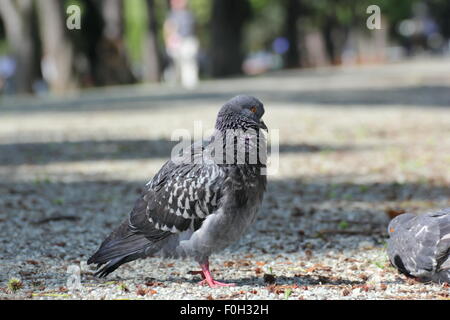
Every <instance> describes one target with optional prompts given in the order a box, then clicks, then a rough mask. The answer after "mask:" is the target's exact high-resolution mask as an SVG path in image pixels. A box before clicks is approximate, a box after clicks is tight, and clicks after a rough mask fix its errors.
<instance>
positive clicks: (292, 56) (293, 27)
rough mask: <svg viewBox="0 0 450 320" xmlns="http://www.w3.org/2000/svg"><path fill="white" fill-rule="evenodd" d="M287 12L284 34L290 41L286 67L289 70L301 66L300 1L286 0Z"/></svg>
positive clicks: (286, 55)
mask: <svg viewBox="0 0 450 320" xmlns="http://www.w3.org/2000/svg"><path fill="white" fill-rule="evenodd" d="M284 2H285V3H284V6H285V8H286V9H285V10H286V14H285V16H286V18H285V30H284V34H285V36H286V39H287V40H288V41H289V49H288V50H287V52H286V54H285V57H284V58H285V66H286V67H287V68H296V67H299V66H300V50H299V46H298V42H299V34H298V26H297V23H298V18H299V16H300V10H301V9H300V8H301V7H300V5H301V4H300V0H285V1H284Z"/></svg>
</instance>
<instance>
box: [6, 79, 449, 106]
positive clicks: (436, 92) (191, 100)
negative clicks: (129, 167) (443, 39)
mask: <svg viewBox="0 0 450 320" xmlns="http://www.w3.org/2000/svg"><path fill="white" fill-rule="evenodd" d="M130 90H131V92H132V91H133V88H131V89H130ZM243 93H245V94H251V95H254V96H257V97H259V98H260V99H261V100H262V101H264V102H266V104H269V103H288V104H294V105H296V104H298V105H301V104H315V105H318V106H323V107H326V106H330V105H333V106H335V105H340V106H358V105H370V106H383V105H396V106H404V107H408V106H430V107H449V106H450V90H449V87H448V86H436V85H430V86H425V85H418V86H410V87H397V88H395V87H394V88H375V89H374V88H367V89H366V88H362V89H342V88H341V89H333V90H330V89H323V90H286V89H284V90H283V89H278V90H271V89H267V90H254V89H252V90H250V91H248V92H239V91H230V92H225V93H224V92H214V91H212V92H211V91H208V92H207V93H202V92H189V93H174V92H171V93H168V94H155V93H151V94H144V95H143V94H142V93H137V94H136V95H130V93H127V94H124V95H122V96H116V97H108V96H107V95H106V94H103V95H102V94H101V92H99V94H98V95H95V96H81V97H77V98H66V99H64V100H58V101H39V100H37V101H33V102H32V103H30V102H27V103H24V104H20V103H15V104H7V103H4V105H3V106H2V107H0V112H8V113H23V112H26V113H33V112H39V113H40V112H80V111H82V112H89V111H114V110H117V111H123V110H129V111H132V110H146V109H153V108H157V109H160V108H168V107H170V106H172V105H176V106H177V107H184V106H185V107H192V105H193V104H194V105H195V102H197V101H198V102H199V103H203V104H204V102H205V101H208V102H210V103H214V104H215V105H217V107H219V106H220V105H222V104H223V103H224V102H225V101H227V100H229V99H230V98H232V97H233V96H235V95H238V94H243Z"/></svg>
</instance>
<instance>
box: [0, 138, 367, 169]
mask: <svg viewBox="0 0 450 320" xmlns="http://www.w3.org/2000/svg"><path fill="white" fill-rule="evenodd" d="M177 143H178V142H174V141H170V140H166V139H156V140H101V141H94V140H87V141H78V142H68V141H64V142H50V143H13V144H0V165H23V164H48V163H52V162H74V161H91V160H124V159H143V160H144V159H155V158H164V159H169V158H170V155H171V152H172V149H173V147H174V146H175V145H176V144H177ZM367 148H370V147H359V146H358V147H357V146H354V145H326V144H323V145H311V144H282V145H280V146H279V152H280V153H314V152H347V151H348V152H351V151H359V150H361V149H367ZM268 150H269V152H270V151H271V148H270V146H269V149H268Z"/></svg>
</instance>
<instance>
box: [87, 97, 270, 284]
mask: <svg viewBox="0 0 450 320" xmlns="http://www.w3.org/2000/svg"><path fill="white" fill-rule="evenodd" d="M263 114H264V106H263V104H262V103H261V102H260V101H259V100H258V99H256V98H254V97H250V96H237V97H235V98H233V99H232V100H230V101H229V102H227V103H226V104H225V105H224V106H223V107H222V108H221V110H220V112H219V114H218V117H217V121H216V125H215V130H214V134H213V135H212V136H211V137H210V138H209V139H206V140H205V141H200V142H196V143H194V144H193V145H191V147H190V148H188V151H187V152H186V151H185V152H181V153H179V154H178V156H179V157H175V159H174V156H172V159H171V160H169V161H168V162H167V163H166V164H165V165H164V166H163V167H162V168H161V170H160V171H159V172H158V173H157V174H156V176H155V177H154V178H153V179H152V180H151V181H150V182H149V183H148V184H147V185H146V188H145V191H144V192H143V194H142V195H141V196H140V197H139V198H138V199H137V201H136V203H135V206H134V208H133V210H132V211H131V213H130V214H129V216H128V217H127V219H125V221H124V222H123V223H122V224H121V225H120V226H119V227H118V228H117V229H116V230H115V231H113V232H112V233H111V234H110V235H109V236H108V237H107V238H106V239H105V240H104V241H103V243H102V244H101V246H100V248H99V249H98V251H97V252H95V254H94V255H93V256H92V257H91V258H90V259H89V260H88V264H92V263H95V264H97V265H98V267H99V269H98V271H97V272H96V275H97V276H99V277H105V276H107V275H108V274H110V273H111V272H113V271H114V270H116V269H117V268H118V267H119V266H120V265H122V264H124V263H127V262H130V261H133V260H136V259H139V258H146V257H150V256H155V255H159V256H163V257H170V258H186V257H191V258H193V259H195V260H196V261H197V262H198V263H199V264H200V266H201V269H202V271H201V274H202V277H203V279H204V280H203V281H202V282H201V284H203V285H205V284H208V285H209V286H210V287H218V286H231V285H233V284H224V283H220V282H218V281H215V280H214V279H213V278H212V276H211V274H210V271H209V262H208V258H209V256H210V255H211V254H212V253H215V252H218V251H220V250H222V249H224V248H226V247H227V246H229V245H230V244H232V243H233V242H235V241H236V240H238V239H239V238H240V237H241V236H242V235H243V234H244V233H245V231H246V229H247V228H248V227H249V226H250V225H251V224H252V223H253V222H254V221H255V218H256V215H257V212H258V211H259V208H260V206H261V202H262V199H263V194H264V192H265V189H266V181H267V179H266V175H265V174H264V173H265V169H266V166H265V154H264V153H265V152H266V151H267V149H266V140H265V136H264V134H262V133H261V129H263V130H267V127H266V125H265V124H264V122H263V121H262V120H261V118H262V116H263ZM230 134H231V136H230ZM230 150H231V155H230ZM255 154H257V158H256V161H255V158H254V155H255Z"/></svg>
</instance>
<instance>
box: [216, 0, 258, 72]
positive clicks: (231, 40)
mask: <svg viewBox="0 0 450 320" xmlns="http://www.w3.org/2000/svg"><path fill="white" fill-rule="evenodd" d="M249 15H250V6H249V4H248V0H214V2H213V8H212V18H211V48H210V53H211V73H212V76H214V77H222V76H229V75H235V74H240V73H241V72H242V62H243V58H244V54H243V52H242V33H243V27H244V24H245V22H246V20H247V19H248V18H249Z"/></svg>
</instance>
